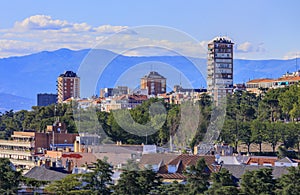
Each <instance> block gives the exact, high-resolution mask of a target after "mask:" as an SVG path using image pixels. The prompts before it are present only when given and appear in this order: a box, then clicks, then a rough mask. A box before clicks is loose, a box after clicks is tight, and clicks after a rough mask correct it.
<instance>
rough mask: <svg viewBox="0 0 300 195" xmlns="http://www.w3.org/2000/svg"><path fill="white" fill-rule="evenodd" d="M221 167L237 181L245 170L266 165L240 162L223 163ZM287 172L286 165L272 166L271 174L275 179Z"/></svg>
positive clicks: (256, 168) (252, 169)
mask: <svg viewBox="0 0 300 195" xmlns="http://www.w3.org/2000/svg"><path fill="white" fill-rule="evenodd" d="M222 168H223V169H226V170H228V171H229V172H230V173H231V174H232V176H233V177H234V180H235V181H239V180H240V179H241V178H242V176H243V175H244V174H245V173H246V172H247V171H254V170H258V169H262V168H266V167H265V166H261V165H259V166H256V165H255V166H254V165H245V164H240V165H229V164H228V165H227V164H224V165H222ZM287 173H288V169H287V167H272V176H273V178H275V179H278V178H279V177H281V176H282V175H284V174H287Z"/></svg>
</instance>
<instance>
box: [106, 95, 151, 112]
mask: <svg viewBox="0 0 300 195" xmlns="http://www.w3.org/2000/svg"><path fill="white" fill-rule="evenodd" d="M146 100H148V97H147V95H121V96H117V97H115V98H112V99H106V100H105V101H102V102H101V111H105V112H110V111H111V110H119V109H133V108H135V107H136V106H138V105H141V104H142V103H143V102H144V101H146Z"/></svg>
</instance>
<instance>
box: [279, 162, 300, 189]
mask: <svg viewBox="0 0 300 195" xmlns="http://www.w3.org/2000/svg"><path fill="white" fill-rule="evenodd" d="M288 171H289V172H288V173H287V174H285V175H282V176H281V177H280V178H279V179H278V183H277V185H276V188H277V189H276V194H283V195H298V194H299V192H300V167H299V166H298V167H289V168H288Z"/></svg>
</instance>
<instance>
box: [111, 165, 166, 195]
mask: <svg viewBox="0 0 300 195" xmlns="http://www.w3.org/2000/svg"><path fill="white" fill-rule="evenodd" d="M160 185H161V180H160V177H158V176H157V175H156V173H155V172H153V171H152V170H142V171H137V170H125V171H124V172H123V173H122V174H121V177H120V179H119V180H118V183H117V185H115V186H114V193H113V194H115V195H123V194H124V195H125V194H135V195H144V194H149V193H151V192H157V191H158V190H159V186H160Z"/></svg>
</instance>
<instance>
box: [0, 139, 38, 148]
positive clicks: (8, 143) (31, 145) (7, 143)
mask: <svg viewBox="0 0 300 195" xmlns="http://www.w3.org/2000/svg"><path fill="white" fill-rule="evenodd" d="M0 146H19V147H26V148H34V142H24V141H14V140H0Z"/></svg>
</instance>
